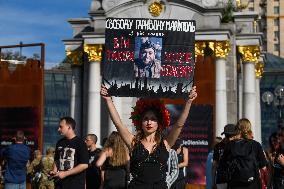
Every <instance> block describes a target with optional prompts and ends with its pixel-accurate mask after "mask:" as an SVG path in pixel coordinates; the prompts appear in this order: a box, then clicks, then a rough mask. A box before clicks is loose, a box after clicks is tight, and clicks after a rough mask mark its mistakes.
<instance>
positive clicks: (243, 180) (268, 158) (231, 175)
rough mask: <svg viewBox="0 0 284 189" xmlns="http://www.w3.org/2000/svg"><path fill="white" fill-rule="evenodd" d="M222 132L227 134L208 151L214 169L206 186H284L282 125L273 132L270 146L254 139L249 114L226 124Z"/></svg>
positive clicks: (256, 188) (213, 188) (226, 188)
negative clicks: (263, 146)
mask: <svg viewBox="0 0 284 189" xmlns="http://www.w3.org/2000/svg"><path fill="white" fill-rule="evenodd" d="M222 135H225V137H224V138H223V139H222V140H221V141H220V142H218V143H217V144H215V146H214V150H213V153H211V155H210V154H209V155H208V158H209V159H212V161H211V162H212V169H211V174H208V175H210V176H208V178H207V186H206V188H208V189H209V188H210V189H244V188H246V189H283V188H284V151H283V148H282V146H284V129H283V128H280V129H279V131H278V132H274V133H272V134H271V135H270V137H269V149H267V150H264V149H263V148H262V146H261V144H260V143H258V142H256V141H255V140H253V133H252V130H251V123H250V121H249V120H248V119H246V118H242V119H240V120H239V121H238V122H237V124H227V125H226V126H225V127H224V132H223V133H222ZM209 159H208V162H210V160H209ZM207 168H208V169H210V168H211V167H210V166H207ZM209 180H210V181H209Z"/></svg>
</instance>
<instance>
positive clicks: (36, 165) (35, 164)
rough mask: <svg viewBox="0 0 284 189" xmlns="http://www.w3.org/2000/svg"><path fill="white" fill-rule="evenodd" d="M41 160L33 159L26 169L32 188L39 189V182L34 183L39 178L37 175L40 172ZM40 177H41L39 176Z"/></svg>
mask: <svg viewBox="0 0 284 189" xmlns="http://www.w3.org/2000/svg"><path fill="white" fill-rule="evenodd" d="M40 163H41V158H36V159H34V160H33V161H32V162H31V163H30V164H29V165H28V168H27V174H28V178H29V179H30V182H31V184H32V188H38V187H39V182H36V181H37V179H39V178H40V177H37V176H39V175H38V173H39V172H40V171H41V164H40ZM40 176H41V175H40Z"/></svg>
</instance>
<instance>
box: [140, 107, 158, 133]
mask: <svg viewBox="0 0 284 189" xmlns="http://www.w3.org/2000/svg"><path fill="white" fill-rule="evenodd" d="M158 127H159V123H158V118H157V116H156V114H155V113H154V112H153V111H151V110H149V111H147V112H146V113H145V114H144V116H143V117H142V130H143V132H144V133H145V134H152V133H155V132H156V131H157V129H158Z"/></svg>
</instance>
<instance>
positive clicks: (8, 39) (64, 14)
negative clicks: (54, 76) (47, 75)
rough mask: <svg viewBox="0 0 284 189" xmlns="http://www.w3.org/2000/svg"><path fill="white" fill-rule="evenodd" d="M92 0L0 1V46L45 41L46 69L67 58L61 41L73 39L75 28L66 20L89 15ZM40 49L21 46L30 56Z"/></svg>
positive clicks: (24, 52)
mask: <svg viewBox="0 0 284 189" xmlns="http://www.w3.org/2000/svg"><path fill="white" fill-rule="evenodd" d="M91 1H92V0H45V1H43V0H0V46H3V45H17V44H19V43H20V42H23V44H28V43H44V44H45V68H50V67H53V66H54V65H56V64H59V63H60V62H61V61H62V60H63V59H64V58H65V48H64V44H63V42H62V40H63V39H71V38H72V32H73V29H72V27H71V25H70V24H69V23H68V22H67V20H68V19H71V18H83V17H89V15H88V13H89V10H90V5H91ZM2 51H4V52H5V49H3V50H2ZM13 51H19V50H17V49H13ZM39 52H40V48H39V47H38V48H31V47H29V48H28V47H26V48H22V53H23V55H27V56H31V55H32V54H34V53H37V54H40V53H39Z"/></svg>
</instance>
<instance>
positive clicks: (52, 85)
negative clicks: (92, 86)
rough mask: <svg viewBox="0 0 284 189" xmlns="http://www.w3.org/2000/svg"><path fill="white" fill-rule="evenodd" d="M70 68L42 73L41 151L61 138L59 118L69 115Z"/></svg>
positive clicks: (53, 145)
mask: <svg viewBox="0 0 284 189" xmlns="http://www.w3.org/2000/svg"><path fill="white" fill-rule="evenodd" d="M71 77H72V72H71V69H70V68H69V69H51V70H45V73H44V91H45V93H44V124H43V125H44V128H43V149H44V150H43V151H44V152H45V151H46V149H47V148H48V147H55V144H56V142H57V141H58V139H60V138H61V136H60V134H59V133H58V132H57V130H58V123H59V118H60V117H63V116H69V115H70V98H71ZM79 133H80V132H79Z"/></svg>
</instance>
